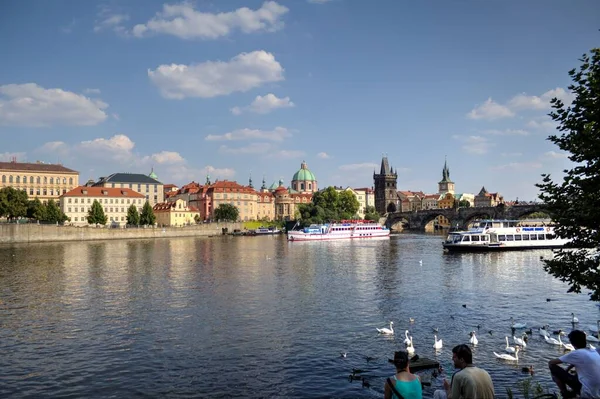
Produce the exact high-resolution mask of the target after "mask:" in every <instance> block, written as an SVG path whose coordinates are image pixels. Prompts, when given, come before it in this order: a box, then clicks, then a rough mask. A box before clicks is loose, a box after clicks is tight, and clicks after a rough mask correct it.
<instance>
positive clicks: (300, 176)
mask: <svg viewBox="0 0 600 399" xmlns="http://www.w3.org/2000/svg"><path fill="white" fill-rule="evenodd" d="M292 181H317V178H316V177H315V175H313V173H312V172H311V171H310V170H308V167H307V166H306V162H304V161H303V162H302V164H301V165H300V170H299V171H297V172H296V173H294V177H292Z"/></svg>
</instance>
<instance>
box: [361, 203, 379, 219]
mask: <svg viewBox="0 0 600 399" xmlns="http://www.w3.org/2000/svg"><path fill="white" fill-rule="evenodd" d="M379 218H380V216H379V213H378V212H377V211H376V210H375V207H374V206H367V207H366V208H365V219H366V220H372V221H374V222H377V221H379Z"/></svg>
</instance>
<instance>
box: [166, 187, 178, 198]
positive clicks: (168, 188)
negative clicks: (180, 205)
mask: <svg viewBox="0 0 600 399" xmlns="http://www.w3.org/2000/svg"><path fill="white" fill-rule="evenodd" d="M177 190H179V187H177V186H176V185H175V184H164V185H163V192H164V193H165V194H164V198H165V199H166V198H167V196H168V195H169V193H172V192H175V191H177Z"/></svg>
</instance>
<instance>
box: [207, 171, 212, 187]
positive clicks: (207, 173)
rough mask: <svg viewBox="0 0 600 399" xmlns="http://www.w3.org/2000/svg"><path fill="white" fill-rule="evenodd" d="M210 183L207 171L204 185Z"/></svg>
mask: <svg viewBox="0 0 600 399" xmlns="http://www.w3.org/2000/svg"><path fill="white" fill-rule="evenodd" d="M210 184H211V183H210V175H209V174H208V173H207V174H206V185H207V186H210Z"/></svg>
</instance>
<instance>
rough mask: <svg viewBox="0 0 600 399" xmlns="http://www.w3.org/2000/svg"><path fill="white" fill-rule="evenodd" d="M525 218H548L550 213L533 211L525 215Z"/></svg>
mask: <svg viewBox="0 0 600 399" xmlns="http://www.w3.org/2000/svg"><path fill="white" fill-rule="evenodd" d="M527 219H550V215H548V214H547V213H546V212H533V213H532V214H529V215H527Z"/></svg>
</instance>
